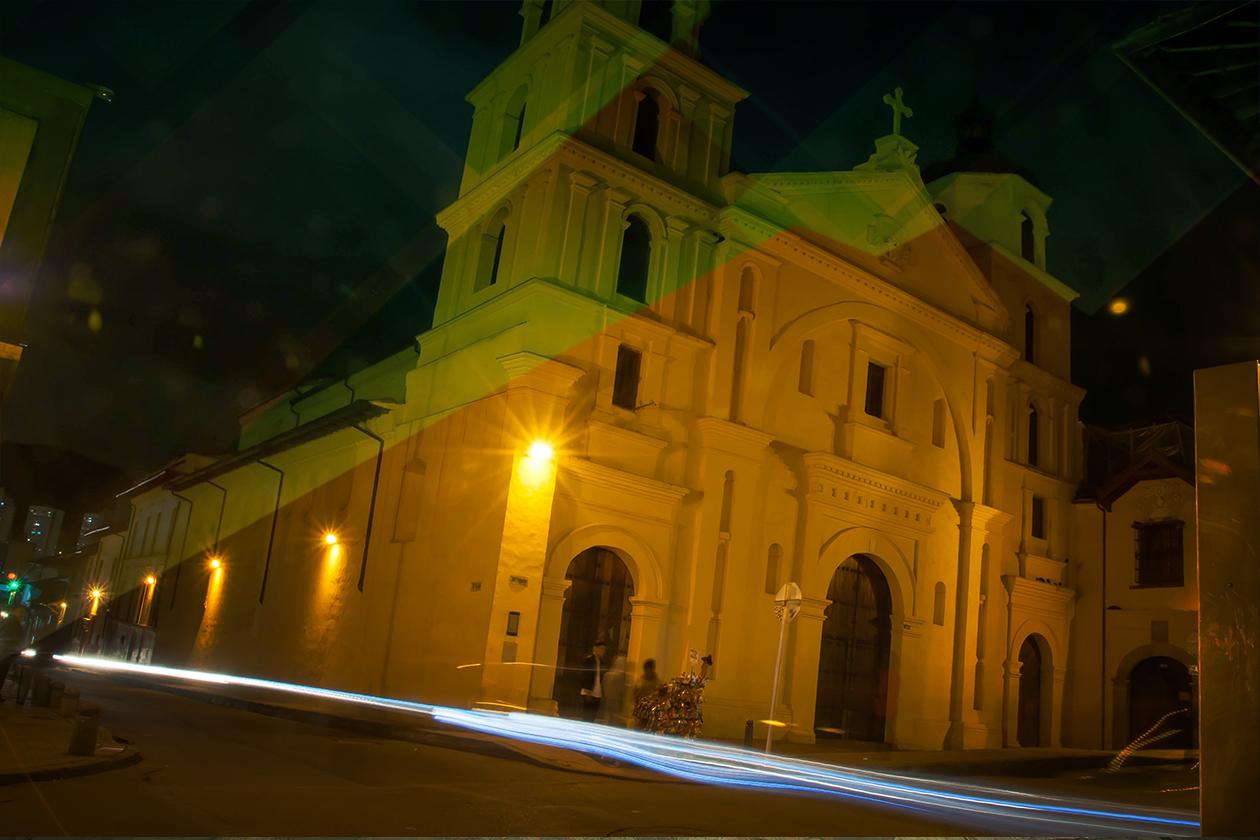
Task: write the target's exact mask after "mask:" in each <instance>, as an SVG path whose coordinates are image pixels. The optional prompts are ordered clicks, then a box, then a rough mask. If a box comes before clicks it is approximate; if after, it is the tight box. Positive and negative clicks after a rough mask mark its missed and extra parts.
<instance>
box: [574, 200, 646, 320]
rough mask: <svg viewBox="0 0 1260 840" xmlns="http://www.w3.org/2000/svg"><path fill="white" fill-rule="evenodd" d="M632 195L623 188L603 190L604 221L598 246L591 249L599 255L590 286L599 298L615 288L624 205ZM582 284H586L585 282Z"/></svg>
mask: <svg viewBox="0 0 1260 840" xmlns="http://www.w3.org/2000/svg"><path fill="white" fill-rule="evenodd" d="M633 198H634V196H633V195H631V194H630V193H628V192H626V191H625V190H621V189H616V188H613V189H609V190H606V191H605V192H604V221H603V224H602V225H601V232H600V242H599V246H598V247H596V248H593V249H592V250H593V251H594V252H595V253H596V254H598V255H599V262H598V264H597V265H596V266H595V270H594V274H595V276H594V277H593V278H592V280H593V282H592V283H591V285H590V288H593V289H594V291H595V294H596V295H598V296H599V297H601V298H605V299H606V298H611V297H612V294H613V291H614V290H615V289H616V288H617V260H618V258H619V257H620V256H621V237H622V233H623V232H624V231H625V229H626V221H625V218H624V217H625V214H626V205H627V204H629V203H630V200H631V199H633ZM583 285H586V284H585V283H584V284H583Z"/></svg>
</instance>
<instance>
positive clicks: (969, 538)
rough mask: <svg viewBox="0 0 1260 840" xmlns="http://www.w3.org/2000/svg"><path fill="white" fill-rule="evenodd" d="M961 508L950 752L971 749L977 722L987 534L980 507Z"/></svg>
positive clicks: (963, 504) (968, 504) (960, 504)
mask: <svg viewBox="0 0 1260 840" xmlns="http://www.w3.org/2000/svg"><path fill="white" fill-rule="evenodd" d="M954 507H956V508H957V509H958V519H959V521H958V577H957V579H956V580H955V582H954V604H955V606H954V653H953V658H954V661H953V667H952V669H951V678H950V693H949V734H948V735H947V736H946V742H947V744H948V746H949V748H950V749H955V750H960V749H964V748H966V747H967V746H968V744H967V737H966V724H967V723H970V722H972V721H973V719H974V713H973V711H972V710H973V706H974V705H975V704H974V702H973V697H974V688H975V685H974V682H973V681H972V680H971V679H969V677H970V676H971V674H972V669H973V667H974V664H975V655H974V651H975V649H976V632H977V626H978V625H977V618H978V614H979V610H978V607H979V604H980V552H981V549H982V548H983V546H984V534H983V532H981V533H978V534H977V533H976V528H977V525H978V523H977V522H976V518H977V517H976V505H975V503H973V502H955V503H954Z"/></svg>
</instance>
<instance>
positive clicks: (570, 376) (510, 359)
mask: <svg viewBox="0 0 1260 840" xmlns="http://www.w3.org/2000/svg"><path fill="white" fill-rule="evenodd" d="M498 360H499V364H500V365H502V366H503V369H504V370H505V371H507V374H508V387H509V388H511V387H528V386H529V385H538V386H540V387H541V388H542V389H543V390H545V391H546V392H548V393H551V394H555V395H556V396H563V395H565V394H567V393H568V391H569V389H570V388H572V387H573V383H575V382H577V381H578V380H579V379H581V378H582V377H583V376H584V375H585V374H586V371H584V370H582V369H581V368H580V367H575V366H574V365H570V364H567V363H565V362H562V361H559V360H558V359H553V358H550V357H548V356H544V355H542V354H541V353H534V352H532V351H530V350H519V351H517V352H515V353H508V354H507V355H505V356H499V359H498Z"/></svg>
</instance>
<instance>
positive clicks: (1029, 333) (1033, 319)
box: [1024, 306, 1037, 364]
mask: <svg viewBox="0 0 1260 840" xmlns="http://www.w3.org/2000/svg"><path fill="white" fill-rule="evenodd" d="M1024 361H1026V362H1030V363H1033V364H1035V363H1036V361H1037V316H1036V315H1034V314H1033V308H1032V306H1025V307H1024Z"/></svg>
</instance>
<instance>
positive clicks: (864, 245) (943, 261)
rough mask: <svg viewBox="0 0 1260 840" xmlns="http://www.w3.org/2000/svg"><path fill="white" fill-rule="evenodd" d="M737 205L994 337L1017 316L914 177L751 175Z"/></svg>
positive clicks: (886, 174)
mask: <svg viewBox="0 0 1260 840" xmlns="http://www.w3.org/2000/svg"><path fill="white" fill-rule="evenodd" d="M741 186H744V187H746V188H745V189H743V190H741V191H740V194H739V195H738V197H737V198H736V199H735V201H734V203H735V204H737V205H738V206H740V207H741V208H742V209H745V210H748V211H749V212H752V213H755V214H756V215H758V216H761V217H762V218H764V219H766V220H767V221H770V222H773V223H774V224H775V225H776V226H779V227H782V228H784V229H785V230H788V231H791V232H792V233H794V234H796V235H797V236H800V237H801V238H803V239H805V240H807V241H810V242H812V243H813V244H815V245H818V246H820V247H822V248H825V249H826V250H828V251H830V252H831V253H833V254H835V255H836V256H838V257H841V258H842V259H844V260H846V261H848V262H851V263H853V264H855V265H857V266H859V267H861V268H863V269H865V270H866V271H868V272H870V273H871V274H874V275H876V276H878V277H881V278H883V279H885V280H887V281H889V282H890V283H893V284H894V285H897V286H899V287H901V288H903V289H905V290H906V291H908V292H911V293H912V294H914V295H915V296H917V297H919V298H920V299H922V300H924V301H926V302H928V303H931V304H933V305H934V306H936V307H938V308H940V309H943V310H945V311H946V312H949V313H950V314H952V315H955V316H957V317H959V318H961V319H963V320H965V321H967V322H969V323H972V324H975V325H977V326H979V327H981V328H983V329H985V330H988V331H989V332H993V333H997V334H1001V333H1003V332H1004V331H1005V329H1006V327H1007V324H1008V322H1009V314H1008V313H1007V311H1006V309H1005V308H1004V307H1003V305H1002V302H1001V300H1000V299H999V298H998V296H997V294H996V292H994V290H993V288H992V287H991V286H990V285H989V283H988V281H987V280H986V279H985V277H984V275H983V274H982V273H981V271H980V269H979V268H978V267H977V266H976V264H975V262H974V261H973V260H972V259H971V257H970V255H969V254H968V253H967V251H966V249H965V248H964V247H963V245H962V243H960V242H959V241H958V238H957V237H956V236H955V234H954V232H953V231H952V230H950V227H949V225H948V224H946V223H945V221H944V220H943V219H942V218H941V216H940V214H939V213H937V212H936V209H935V208H934V207H933V206H932V202H931V196H930V195H929V194H928V192H927V190H926V189H925V188H924V186H923V184H922V182H921V181H919V180H918V179H917V178H916V177H914V176H913V175H912V174H911V173H910V172H800V173H766V174H759V175H752V176H749V178H748V180H747V182H745V184H743V185H741Z"/></svg>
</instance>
